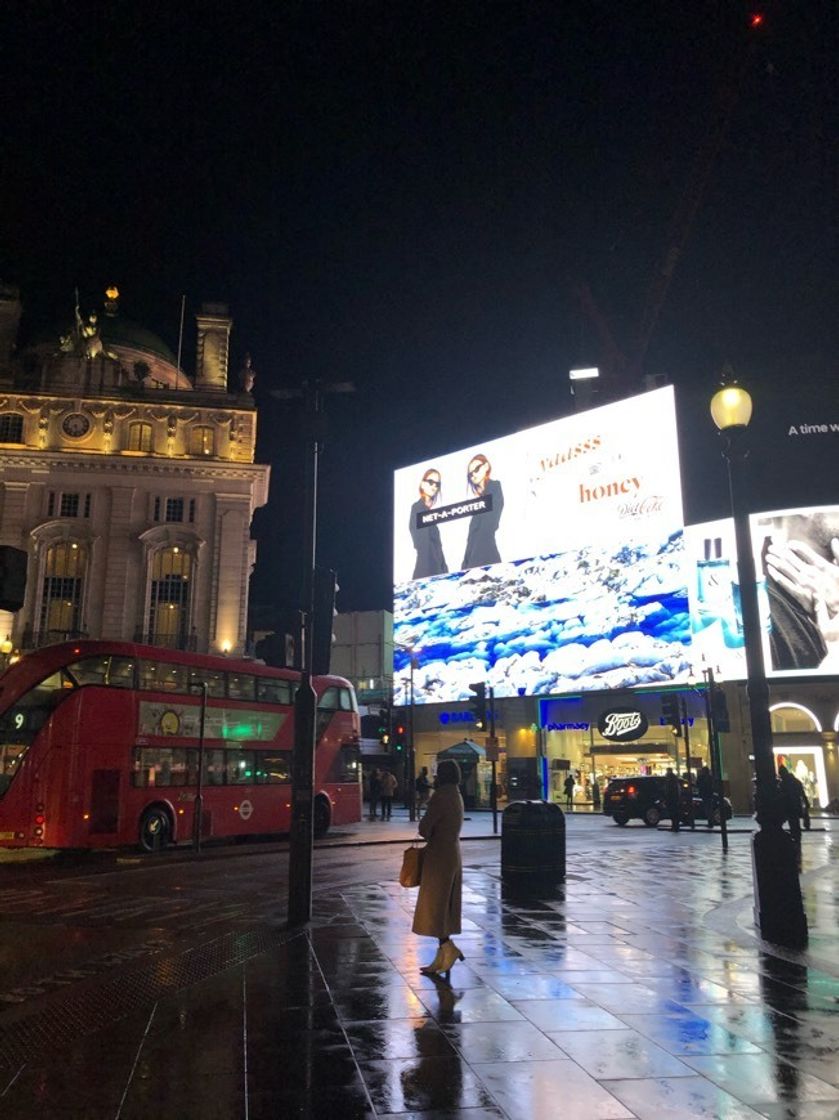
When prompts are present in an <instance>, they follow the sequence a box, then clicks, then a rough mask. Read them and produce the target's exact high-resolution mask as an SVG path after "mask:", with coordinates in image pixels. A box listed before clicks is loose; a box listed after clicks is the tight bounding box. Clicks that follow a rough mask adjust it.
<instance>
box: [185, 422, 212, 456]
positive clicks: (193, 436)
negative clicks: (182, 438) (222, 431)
mask: <svg viewBox="0 0 839 1120" xmlns="http://www.w3.org/2000/svg"><path fill="white" fill-rule="evenodd" d="M189 452H190V454H191V455H215V453H216V433H215V431H214V430H213V429H212V428H210V427H209V426H207V425H205V424H201V425H199V426H198V427H196V428H193V429H192V430H191V432H190V433H189Z"/></svg>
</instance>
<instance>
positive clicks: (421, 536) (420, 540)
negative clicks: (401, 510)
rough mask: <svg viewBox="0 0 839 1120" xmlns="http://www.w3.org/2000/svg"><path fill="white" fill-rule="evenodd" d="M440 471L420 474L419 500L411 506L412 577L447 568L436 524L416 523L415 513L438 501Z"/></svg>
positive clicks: (441, 572)
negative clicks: (414, 555) (413, 550)
mask: <svg viewBox="0 0 839 1120" xmlns="http://www.w3.org/2000/svg"><path fill="white" fill-rule="evenodd" d="M440 486H441V479H440V472H439V471H437V470H434V468H433V467H432V468H431V469H429V470H427V471H426V472H425V474H424V475H423V476H422V480H421V481H420V487H419V493H420V496H419V501H416V502H414V504H413V505H412V506H411V522H410V526H409V528H410V531H411V540H412V541H413V542H414V548H415V549H416V550H417V562H416V564H415V565H414V576H413V578H414V579H424V578H425V577H426V576H439V575H442V574H443V573H444V572H447V571H448V570H449V569H448V567H447V566H446V558H445V556H444V555H443V543H442V541H441V540H440V530H439V529H438V528H437V526H436V525H422V526H419V525H418V524H417V521H418V518H417V514H421V513H425V512H426V511H427V510H429V509H432V508H433V507H434V506H436V505H439V502H440Z"/></svg>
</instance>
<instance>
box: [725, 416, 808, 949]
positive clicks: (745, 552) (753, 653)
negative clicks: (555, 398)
mask: <svg viewBox="0 0 839 1120" xmlns="http://www.w3.org/2000/svg"><path fill="white" fill-rule="evenodd" d="M744 434H745V429H744V428H742V427H739V428H728V429H726V430H724V431H722V432H721V435H722V437H723V439H724V441H725V442H724V450H723V454H724V456H725V461H726V464H727V467H728V487H729V496H730V499H731V512H732V515H733V517H734V535H735V540H736V544H737V579H738V583H739V585H740V606H741V611H742V615H743V638H744V642H745V650H746V690H747V696H748V703H749V722H750V725H751V732H752V749H753V751H754V760H755V778H756V791H755V802H756V808H757V814H756V815H757V823H758V831H757V832H756V833H755V834H754V835H753V837H752V874H753V877H754V891H755V910H754V916H755V924H756V925H757V927H758V929H759V930H760V934H761V937H763V938H765V939H766V940H767V941H772V942H774V943H775V944H777V945H784V946H786V947H787V948H793V949H798V948H802V947H803V946H804V945H806V944H807V916H806V914H805V913H804V902H803V900H802V897H801V884H800V882H799V879H798V856H799V853H798V850H797V848H796V845H795V843H794V842H793V840H792V838H791V837H790V835H789V833H788V832H785V831H784V829H783V828H782V824H783V820H784V812H783V806H782V802H781V798H780V794H779V790H778V783H777V779H776V777H775V756H774V754H773V751H772V723H771V717H770V715H769V685H768V684H767V681H766V668H765V665H764V661H763V644H762V641H761V627H760V613H759V610H758V603H757V581H756V578H755V563H754V552H753V550H752V541H751V534H750V533H749V518H748V511H747V506H746V503H745V502H744V498H743V485H742V478H741V474H742V472H743V471H744V469H745V462H746V457H747V455H748V451H747V449H746V447H745V445H744V442H743V438H744ZM720 811H721V812H722V806H720Z"/></svg>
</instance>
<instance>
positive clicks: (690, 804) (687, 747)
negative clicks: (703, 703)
mask: <svg viewBox="0 0 839 1120" xmlns="http://www.w3.org/2000/svg"><path fill="white" fill-rule="evenodd" d="M680 711H681V720H682V727H683V728H684V733H685V777H686V778H687V783H688V814H689V817H688V823H689V824H690V827H691V828H696V818H695V815H694V812H693V774H692V773H691V771H690V726H689V725H688V702H687V700H686V699H685V697H684V696H683V697H682V698H681V704H680ZM678 750H679V741H678V739H677V740H676V751H677V752H678Z"/></svg>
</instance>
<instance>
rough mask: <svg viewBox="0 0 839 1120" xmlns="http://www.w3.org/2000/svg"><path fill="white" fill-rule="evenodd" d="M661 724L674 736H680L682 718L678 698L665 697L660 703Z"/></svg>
mask: <svg viewBox="0 0 839 1120" xmlns="http://www.w3.org/2000/svg"><path fill="white" fill-rule="evenodd" d="M661 722H662V723H663V724H664V725H665V726H667V727H669V728H670V730H671V731H672V732H673V734H674V735H681V734H682V716H681V712H680V711H679V697H678V696H665V697H664V699H663V700H662V701H661Z"/></svg>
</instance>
